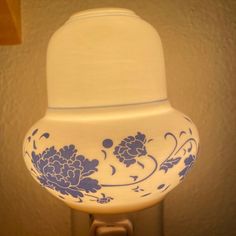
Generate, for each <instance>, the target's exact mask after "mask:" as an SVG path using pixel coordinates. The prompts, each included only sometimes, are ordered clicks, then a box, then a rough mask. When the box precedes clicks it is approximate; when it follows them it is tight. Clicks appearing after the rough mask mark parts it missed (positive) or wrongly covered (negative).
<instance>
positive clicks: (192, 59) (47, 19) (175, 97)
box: [0, 0, 236, 236]
mask: <svg viewBox="0 0 236 236" xmlns="http://www.w3.org/2000/svg"><path fill="white" fill-rule="evenodd" d="M106 6H117V7H125V8H130V9H132V10H134V11H136V12H137V13H138V14H139V15H140V16H142V17H143V18H144V19H146V20H147V21H148V22H150V23H151V24H152V25H153V26H154V27H155V28H156V29H157V30H158V32H159V34H160V36H161V38H162V41H163V45H164V52H165V58H166V69H167V79H168V92H169V98H170V100H171V102H172V104H173V105H174V106H175V107H177V108H179V109H180V110H182V111H183V112H185V113H186V114H188V115H190V117H192V119H193V120H194V122H195V123H196V124H197V126H198V128H199V131H200V137H201V151H200V157H199V161H198V162H197V164H196V166H195V168H194V169H193V171H192V173H191V174H190V175H189V177H188V178H187V179H186V180H185V182H184V183H183V184H181V185H180V186H179V187H177V188H176V189H175V190H174V191H172V192H171V193H170V194H169V195H168V197H167V198H166V200H165V203H164V232H165V236H179V235H185V236H190V235H191V236H192V235H199V236H202V235H227V236H231V235H232V236H233V235H236V224H235V219H236V200H235V199H236V198H235V194H236V191H235V182H234V181H235V180H236V178H235V177H236V172H235V166H236V156H235V151H236V137H235V134H236V111H235V109H236V78H235V74H236V70H235V68H236V67H235V64H236V60H235V51H236V50H235V49H236V46H235V38H236V16H235V15H236V1H234V0H230V1H229V0H227V1H226V0H203V1H200V0H199V1H197V0H119V1H118V0H117V1H115V0H113V1H111V0H96V1H95V0H77V1H76V0H73V1H72V0H71V1H69V0H22V16H23V37H24V38H23V43H22V44H21V45H19V46H9V47H6V46H4V47H0V231H1V232H0V235H3V236H5V235H7V236H11V235H20V236H22V235H23V236H24V235H33V236H37V235H40V236H51V235H58V236H59V235H62V236H67V235H68V236H69V235H70V234H71V229H73V228H76V227H75V226H74V225H73V227H71V212H70V210H69V209H68V208H67V207H66V206H64V205H63V204H62V203H61V202H59V201H58V200H56V199H54V198H53V197H52V196H51V195H50V194H48V193H47V192H46V191H42V189H41V188H40V187H39V186H38V184H37V183H36V182H34V180H33V179H32V178H31V177H30V175H29V174H28V173H27V171H26V168H25V166H24V163H23V159H22V156H21V143H22V139H23V136H24V133H25V132H26V131H27V129H28V128H29V127H30V126H31V124H32V123H33V122H35V121H36V120H37V119H38V118H39V117H41V116H42V115H43V113H44V110H45V107H46V83H45V53H46V47H47V43H48V40H49V38H50V36H51V35H52V33H53V32H54V31H55V30H56V29H57V28H58V27H60V25H61V24H62V23H63V22H64V21H65V20H66V19H67V18H68V17H69V16H70V15H71V14H73V13H74V12H76V11H79V10H84V9H87V8H93V7H106ZM150 227H152V225H146V224H145V226H144V230H145V228H150ZM139 229H140V228H139ZM140 230H141V229H140ZM72 231H73V230H72ZM143 235H144V234H143ZM81 236H82V235H81ZM149 236H154V235H149Z"/></svg>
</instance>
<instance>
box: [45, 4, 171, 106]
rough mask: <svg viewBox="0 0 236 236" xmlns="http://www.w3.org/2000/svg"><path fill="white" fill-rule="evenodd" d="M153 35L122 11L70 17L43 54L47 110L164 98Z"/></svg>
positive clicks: (159, 53)
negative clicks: (45, 69) (44, 58)
mask: <svg viewBox="0 0 236 236" xmlns="http://www.w3.org/2000/svg"><path fill="white" fill-rule="evenodd" d="M165 83H166V82H165V69H164V58H163V52H162V45H161V41H160V38H159V35H158V34H157V32H156V31H155V29H154V28H153V27H152V26H151V25H149V24H148V23H147V22H145V21H143V20H142V19H141V18H140V17H138V16H137V15H136V14H135V13H134V12H132V11H130V10H126V9H119V8H118V9H112V8H111V9H110V8H108V9H95V10H87V11H83V12H80V13H78V14H75V15H73V16H72V17H71V18H70V19H69V20H68V21H67V22H66V23H65V24H64V25H63V26H62V27H61V28H60V29H59V30H58V31H56V33H55V34H54V35H53V36H52V38H51V40H50V43H49V47H48V53H47V84H48V104H49V107H71V108H72V107H94V106H110V105H122V104H137V103H147V102H153V101H158V100H163V99H166V97H167V96H166V84H165Z"/></svg>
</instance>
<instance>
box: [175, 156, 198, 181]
mask: <svg viewBox="0 0 236 236" xmlns="http://www.w3.org/2000/svg"><path fill="white" fill-rule="evenodd" d="M195 160H196V156H195V155H189V157H187V158H186V159H185V160H184V164H185V167H184V169H183V170H181V171H180V172H179V176H180V177H181V178H180V180H183V179H184V178H185V177H186V175H187V174H188V173H189V171H190V170H191V169H192V167H193V164H194V162H195Z"/></svg>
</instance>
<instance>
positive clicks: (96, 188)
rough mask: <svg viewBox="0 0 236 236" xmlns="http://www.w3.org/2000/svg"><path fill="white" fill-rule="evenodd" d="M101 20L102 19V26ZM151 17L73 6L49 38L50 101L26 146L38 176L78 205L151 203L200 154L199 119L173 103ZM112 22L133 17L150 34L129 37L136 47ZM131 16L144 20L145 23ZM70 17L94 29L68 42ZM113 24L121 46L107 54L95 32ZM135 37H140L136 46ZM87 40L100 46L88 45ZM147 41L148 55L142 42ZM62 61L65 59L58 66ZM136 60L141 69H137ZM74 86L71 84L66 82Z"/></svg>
mask: <svg viewBox="0 0 236 236" xmlns="http://www.w3.org/2000/svg"><path fill="white" fill-rule="evenodd" d="M94 15H95V16H96V17H95V16H94ZM130 15H131V16H130ZM107 18H108V19H109V21H107V20H108V19H107ZM130 18H131V19H132V20H131V21H132V22H131V23H130V22H129V21H130ZM98 21H99V24H101V25H102V26H103V27H101V28H98V27H97V26H96V27H95V28H94V24H95V25H96V24H97V22H98ZM73 22H74V23H73ZM107 22H109V23H107ZM143 22H144V21H142V20H141V19H140V18H138V17H137V16H134V13H132V12H130V11H128V10H122V9H100V10H93V11H87V12H84V13H79V15H75V16H72V18H71V19H70V20H69V21H68V22H67V23H66V24H65V25H64V26H63V27H64V28H63V27H62V29H60V30H59V31H58V32H57V33H56V36H53V38H52V40H51V42H50V45H49V53H48V93H49V106H50V107H49V108H48V109H47V111H46V113H45V116H44V117H43V118H42V119H41V120H39V121H38V122H37V123H36V124H35V125H33V127H32V128H31V129H30V130H29V132H28V133H27V135H26V138H25V142H24V149H23V154H24V159H25V162H26V165H27V167H28V169H29V171H30V173H31V174H32V176H33V177H34V178H35V180H36V181H37V182H39V183H40V184H41V185H42V186H44V188H46V189H47V190H48V191H49V192H50V193H52V194H53V195H54V196H56V197H57V198H58V199H60V200H62V201H64V202H65V203H66V204H68V205H69V206H70V207H72V208H75V209H78V210H81V211H86V212H89V213H103V214H105V213H106V214H114V213H124V212H131V211H136V210H141V209H143V208H146V207H149V206H152V205H154V204H155V203H157V202H159V201H161V200H162V199H163V198H164V196H165V195H166V194H167V193H168V192H169V191H170V190H172V189H173V188H174V187H175V186H176V185H178V184H179V183H180V182H182V181H183V179H184V178H185V176H186V175H187V174H188V172H189V170H190V169H191V168H192V166H193V164H194V162H195V160H196V155H197V151H198V142H199V138H198V133H197V130H196V127H195V125H194V124H193V123H192V121H191V120H190V119H189V118H188V117H187V116H185V115H184V114H182V113H180V112H178V111H176V110H175V109H173V108H172V107H171V105H170V104H169V102H168V99H167V96H166V91H165V76H164V72H163V71H164V67H163V65H164V62H163V61H164V59H163V55H162V47H161V44H160V40H159V37H157V33H156V31H155V30H154V29H153V28H151V26H150V25H148V24H147V23H143ZM126 23H127V24H126ZM81 24H85V25H83V26H81ZM107 24H108V25H107ZM112 24H113V27H114V28H116V27H117V28H118V29H119V30H118V31H119V33H120V31H121V30H124V28H125V31H126V30H127V27H128V30H129V31H130V32H133V33H130V36H129V37H131V38H132V37H136V38H137V36H138V35H139V34H140V31H143V32H147V35H145V34H144V35H142V34H140V38H142V39H138V40H137V42H134V43H132V42H131V41H129V42H128V45H130V48H131V49H132V50H131V52H130V51H128V50H127V45H126V46H124V45H123V43H122V40H123V39H121V38H119V40H117V35H119V34H117V32H116V30H114V29H113V31H112V32H113V33H111V32H110V30H109V29H110V28H109V27H110V26H111V25H112ZM129 24H133V25H135V24H136V28H135V27H131V28H130V26H129ZM68 25H71V27H72V26H73V27H75V28H73V27H72V28H73V29H69V31H70V30H71V32H72V33H73V34H74V32H75V35H74V36H75V37H78V41H80V42H81V38H79V36H78V35H80V33H81V32H82V33H81V35H83V32H84V30H85V29H86V32H87V34H91V32H93V34H92V35H94V37H93V38H92V39H91V38H88V41H90V42H89V43H86V44H84V45H82V46H81V45H79V46H78V45H77V44H76V43H74V46H71V44H70V42H67V44H66V45H64V44H65V40H67V41H68V39H70V38H71V37H69V36H71V35H70V33H68V31H67V30H68V29H67V27H68ZM86 27H87V28H86ZM99 29H100V30H99ZM104 29H106V31H105V32H110V35H109V34H108V35H107V37H108V38H109V40H110V42H111V43H110V45H113V44H114V45H116V47H117V48H120V50H119V53H117V54H116V53H114V52H113V49H112V48H111V49H108V51H109V50H110V51H109V52H108V51H106V49H104V50H103V51H104V54H103V55H100V54H98V53H97V51H98V50H100V49H101V48H102V47H101V44H96V42H97V41H96V40H95V39H96V38H99V35H101V34H104V31H103V30H104ZM64 32H67V33H68V34H69V36H68V35H67V33H65V35H67V36H68V38H66V36H65V35H64ZM150 32H151V33H150ZM136 34H138V35H136ZM81 35H80V36H81ZM114 35H115V37H113V36H114ZM63 37H65V40H64V41H63V40H62V38H63ZM150 38H151V40H150ZM100 40H101V39H100ZM62 41H63V42H64V44H63V43H61V42H62ZM82 41H83V40H82ZM151 41H152V43H150V42H151ZM101 42H102V40H101ZM120 42H121V43H120ZM136 43H137V44H139V45H141V46H140V47H138V45H135V47H132V44H136ZM148 43H149V44H148ZM155 43H156V45H155ZM62 44H63V45H64V46H63V47H64V49H63V48H62V47H61V45H62ZM68 44H69V45H70V46H68ZM88 44H90V45H93V49H91V47H88V48H86V45H87V46H88ZM117 44H118V45H119V46H117ZM146 44H147V45H146ZM58 45H59V46H58ZM94 45H95V46H94ZM122 45H123V47H126V48H125V49H126V50H124V48H123V47H122ZM143 45H146V46H145V47H146V49H145V50H147V52H145V53H147V55H146V57H145V56H144V54H143V53H144V52H143V51H142V50H141V49H140V48H142V47H144V46H143ZM57 46H58V47H57ZM78 47H79V48H80V49H79V50H78ZM153 47H154V52H153V50H152V48H153ZM108 48H110V47H109V46H108ZM136 48H137V50H136ZM72 49H73V50H74V51H73V50H72ZM86 49H87V51H86ZM76 50H78V51H77V53H74V52H75V51H76ZM90 50H91V51H90ZM140 50H141V51H140ZM88 51H90V53H88ZM132 51H133V52H132ZM67 54H68V55H67ZM91 54H93V56H92V57H91ZM132 54H133V55H135V56H134V57H133V56H132ZM148 55H150V58H152V60H150V58H149V57H148ZM143 56H144V57H143ZM71 57H72V58H73V59H72V60H71ZM74 57H76V58H74ZM89 57H91V58H92V59H91V61H89ZM132 57H133V58H132ZM68 58H70V59H68ZM104 58H105V59H104ZM135 58H136V60H134V59H135ZM108 59H109V60H108ZM75 60H76V62H74V61H75ZM156 60H157V61H159V62H160V63H159V64H158V63H157V62H156ZM78 61H80V63H79V64H78ZM111 62H112V63H111ZM73 63H75V65H71V64H73ZM148 63H150V65H149V66H147V64H148ZM156 63H157V64H158V66H157V64H156ZM59 64H61V65H64V67H63V68H60V69H59V72H58V69H57V67H56V65H59ZM84 65H85V67H86V70H85V71H82V72H81V71H80V70H79V68H82V67H83V66H84ZM108 66H110V67H112V69H109V68H108ZM127 68H128V69H127ZM130 68H131V69H130ZM135 68H139V69H138V70H137V71H136V72H135ZM89 69H93V71H94V72H93V73H95V72H96V71H97V72H98V73H97V77H96V78H95V79H94V78H93V77H91V74H88V72H87V70H89ZM90 72H91V71H90ZM117 72H120V73H121V74H122V75H123V77H122V78H121V77H119V76H117ZM56 75H58V77H57V76H56ZM65 75H66V77H63V76H65ZM113 75H114V76H113ZM145 75H146V76H147V77H146V78H145ZM67 80H69V81H70V83H69V84H68V81H67ZM126 81H127V83H126ZM57 82H58V83H57ZM96 85H97V86H96ZM106 85H107V86H106ZM63 86H64V87H63ZM65 87H66V88H67V89H69V90H66V91H64V90H63V88H64V89H65ZM110 90H111V91H110ZM70 91H71V93H70ZM149 91H150V94H149V95H148V96H147V93H149ZM109 98H110V99H109Z"/></svg>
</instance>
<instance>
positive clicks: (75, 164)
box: [25, 128, 198, 204]
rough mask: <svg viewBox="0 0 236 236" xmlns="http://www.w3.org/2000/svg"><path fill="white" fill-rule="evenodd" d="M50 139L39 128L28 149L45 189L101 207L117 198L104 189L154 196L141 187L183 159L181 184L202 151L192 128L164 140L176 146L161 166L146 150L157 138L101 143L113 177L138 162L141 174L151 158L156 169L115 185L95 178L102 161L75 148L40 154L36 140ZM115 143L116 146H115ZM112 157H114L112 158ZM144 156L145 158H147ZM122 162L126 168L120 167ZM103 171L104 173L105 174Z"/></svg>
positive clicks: (139, 136) (52, 149)
mask: <svg viewBox="0 0 236 236" xmlns="http://www.w3.org/2000/svg"><path fill="white" fill-rule="evenodd" d="M49 137H50V134H49V133H48V132H45V133H43V134H42V135H41V134H39V130H38V129H35V130H34V131H33V132H32V134H31V136H29V137H28V138H27V140H28V143H31V144H32V148H31V149H29V150H33V151H32V152H28V151H27V150H25V154H26V155H28V156H29V157H30V159H31V162H32V164H33V166H34V168H31V172H32V174H34V175H35V176H36V177H37V179H38V180H39V182H40V183H41V184H42V185H43V186H44V187H47V188H50V189H52V190H55V191H57V192H58V193H59V195H58V196H59V197H60V198H62V199H65V195H68V196H71V197H73V198H76V199H75V200H76V201H75V202H77V203H81V202H83V200H82V198H84V197H89V198H90V201H94V202H96V203H99V204H106V203H109V202H111V201H112V200H114V197H113V196H109V195H110V194H109V192H106V193H101V192H100V190H101V189H102V191H103V190H104V189H105V188H107V189H108V190H109V188H111V187H121V186H123V187H124V186H131V188H130V191H133V192H135V193H136V194H140V197H146V196H149V195H150V194H152V193H151V192H146V190H145V192H146V193H145V192H144V188H143V186H141V185H138V184H141V183H143V182H144V181H145V180H147V179H149V178H150V177H151V176H152V175H153V174H154V173H156V172H157V171H159V172H160V171H163V174H167V172H169V171H172V169H174V167H175V166H179V164H180V162H181V163H183V161H182V160H184V165H185V166H184V168H183V169H182V170H181V171H180V172H177V173H178V176H179V177H180V181H182V180H183V179H184V178H185V176H186V175H187V173H188V172H189V170H190V169H191V168H192V165H193V164H194V162H195V160H196V156H195V155H194V154H195V152H197V150H198V143H197V141H196V140H195V139H194V138H193V137H192V130H191V129H190V128H189V129H188V130H187V131H186V130H185V131H183V130H182V131H180V132H179V133H178V134H173V133H171V132H167V133H165V135H164V138H165V139H167V138H168V139H170V140H172V143H173V144H174V145H173V147H172V149H171V152H169V154H168V155H167V156H166V157H165V159H164V160H163V161H162V163H160V166H159V164H158V163H157V158H155V157H154V156H153V155H150V154H149V153H148V151H147V148H146V146H147V145H148V144H149V143H150V142H151V141H153V140H154V139H153V138H151V139H146V135H145V134H143V133H141V132H137V133H136V135H133V136H127V137H126V138H123V139H122V140H121V141H118V142H117V143H118V144H115V143H116V142H114V141H113V140H112V139H110V138H105V139H103V141H102V143H101V145H102V147H103V148H104V149H102V150H101V151H102V153H103V155H104V160H105V161H106V162H107V163H106V164H107V166H106V167H108V166H109V168H110V174H111V177H113V176H115V175H117V172H119V171H120V170H121V168H127V167H130V166H131V165H134V164H135V163H137V164H138V165H139V166H140V167H141V171H143V170H146V169H145V165H146V164H145V161H146V160H147V159H149V161H152V168H147V169H148V172H145V175H143V177H142V178H141V177H140V176H139V175H137V174H138V173H129V175H128V179H127V180H124V181H123V180H121V181H120V182H118V183H114V182H112V181H109V178H108V179H107V180H108V183H99V181H98V180H97V179H96V177H93V176H94V175H93V174H94V173H96V172H98V166H99V161H98V159H90V158H86V157H85V156H84V155H81V154H79V153H78V151H77V149H76V147H75V145H73V144H70V145H65V146H63V147H61V148H58V149H57V148H56V147H55V146H51V147H48V148H46V149H44V150H42V151H41V152H38V151H37V150H38V147H39V146H40V145H38V143H37V142H36V138H37V139H38V140H37V141H42V140H45V139H48V138H49ZM182 137H183V138H182ZM113 144H115V145H114V147H113ZM29 153H30V154H29ZM111 154H112V156H110V155H111ZM140 157H144V159H143V158H140ZM110 158H115V159H116V160H117V163H116V162H114V159H113V161H112V165H111V162H110V161H109V159H110ZM118 161H119V162H121V163H122V164H123V165H120V166H118V165H117V164H118ZM149 163H150V162H149ZM122 166H123V167H122ZM101 168H102V167H100V171H102V170H101ZM130 174H131V175H130ZM134 186H136V187H134ZM169 187H170V184H167V183H161V184H159V185H158V186H157V191H160V192H164V191H166V190H167V189H168V188H169ZM95 193H96V194H95ZM107 194H108V195H107ZM99 195H100V196H99ZM73 201H74V200H73Z"/></svg>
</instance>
